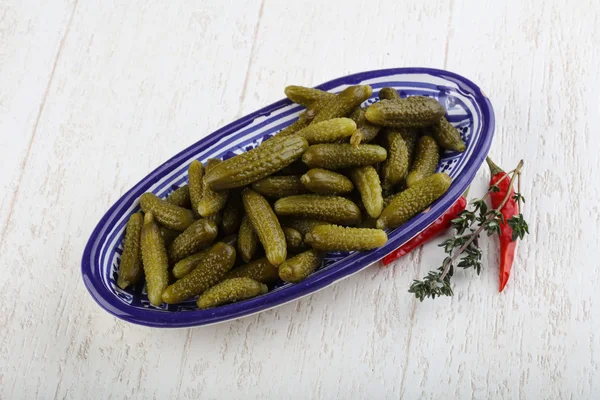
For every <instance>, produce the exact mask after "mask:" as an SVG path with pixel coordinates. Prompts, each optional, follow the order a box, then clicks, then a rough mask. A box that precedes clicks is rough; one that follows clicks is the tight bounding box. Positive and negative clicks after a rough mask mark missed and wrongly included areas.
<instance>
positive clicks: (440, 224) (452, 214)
mask: <svg viewBox="0 0 600 400" xmlns="http://www.w3.org/2000/svg"><path fill="white" fill-rule="evenodd" d="M466 207H467V199H466V193H465V194H463V195H462V196H460V197H459V198H458V200H456V201H455V202H454V204H452V205H451V206H450V208H449V209H447V210H446V211H445V212H444V213H443V214H442V216H441V217H439V218H438V219H436V220H435V221H434V222H433V223H432V224H431V225H429V226H428V227H427V228H425V230H423V231H422V232H421V233H419V234H418V235H417V236H415V237H414V238H412V239H410V240H409V241H408V242H406V243H404V244H403V245H402V246H400V247H398V248H397V249H396V250H394V251H392V252H391V253H390V254H388V255H387V256H385V257H383V265H384V266H386V265H388V264H390V263H391V262H392V261H394V260H397V259H398V258H400V257H402V256H404V255H406V254H408V253H410V252H411V251H413V250H414V249H416V248H417V247H419V246H420V245H422V244H424V243H427V242H429V241H430V240H432V239H435V238H436V237H437V236H439V235H440V234H441V233H443V232H444V231H446V230H447V229H448V228H449V227H450V226H451V225H452V220H453V219H454V218H456V217H457V216H458V213H460V212H461V211H463V210H464V209H465V208H466Z"/></svg>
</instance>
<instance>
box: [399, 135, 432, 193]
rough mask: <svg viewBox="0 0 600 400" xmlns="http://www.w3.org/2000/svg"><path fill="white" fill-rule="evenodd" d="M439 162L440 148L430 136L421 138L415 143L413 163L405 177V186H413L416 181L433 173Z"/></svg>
mask: <svg viewBox="0 0 600 400" xmlns="http://www.w3.org/2000/svg"><path fill="white" fill-rule="evenodd" d="M439 162H440V148H439V147H438V145H437V143H436V142H435V140H434V139H433V138H432V137H431V136H423V137H422V138H421V139H419V143H417V149H416V152H415V161H414V162H413V165H412V168H411V170H410V172H409V173H408V176H407V177H406V185H407V186H408V187H411V186H413V185H414V184H415V183H417V182H418V181H420V180H422V179H424V178H426V177H428V176H430V175H432V174H433V173H435V170H436V169H437V166H438V164H439Z"/></svg>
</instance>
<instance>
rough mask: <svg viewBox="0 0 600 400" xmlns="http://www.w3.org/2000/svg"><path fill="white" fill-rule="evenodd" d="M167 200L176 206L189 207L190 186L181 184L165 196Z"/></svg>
mask: <svg viewBox="0 0 600 400" xmlns="http://www.w3.org/2000/svg"><path fill="white" fill-rule="evenodd" d="M167 201H168V202H169V203H171V204H174V205H176V206H178V207H183V208H190V207H191V206H192V203H191V201H190V187H189V186H188V185H183V186H182V187H180V188H177V189H175V190H173V191H172V192H171V193H169V195H168V196H167Z"/></svg>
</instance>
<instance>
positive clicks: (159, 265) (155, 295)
mask: <svg viewBox="0 0 600 400" xmlns="http://www.w3.org/2000/svg"><path fill="white" fill-rule="evenodd" d="M140 243H141V249H142V260H143V262H144V274H145V275H146V287H147V290H148V300H150V303H151V304H152V305H154V306H160V305H161V304H162V298H161V295H162V292H163V291H164V290H165V289H166V288H167V285H168V284H169V257H168V256H167V249H166V248H165V243H164V241H163V238H162V236H161V234H160V229H159V228H158V225H157V224H156V222H154V215H153V214H152V213H151V212H147V213H146V215H145V216H144V226H143V227H142V234H141V240H140Z"/></svg>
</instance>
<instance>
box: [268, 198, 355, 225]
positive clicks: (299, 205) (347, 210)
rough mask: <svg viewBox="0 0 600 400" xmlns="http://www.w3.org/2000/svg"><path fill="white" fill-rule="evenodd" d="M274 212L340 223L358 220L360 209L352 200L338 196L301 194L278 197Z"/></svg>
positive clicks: (346, 223)
mask: <svg viewBox="0 0 600 400" xmlns="http://www.w3.org/2000/svg"><path fill="white" fill-rule="evenodd" d="M275 214H277V215H278V216H282V217H301V218H308V219H318V220H322V221H327V222H331V223H335V224H341V225H354V224H357V223H359V222H360V209H359V208H358V206H357V205H356V204H354V203H353V202H352V201H350V200H348V199H346V198H343V197H339V196H321V195H316V194H302V195H299V196H290V197H284V198H283V199H279V200H277V201H276V202H275Z"/></svg>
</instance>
